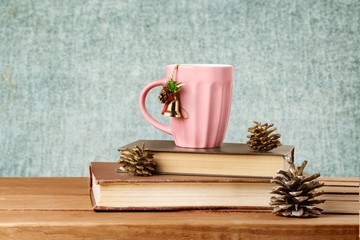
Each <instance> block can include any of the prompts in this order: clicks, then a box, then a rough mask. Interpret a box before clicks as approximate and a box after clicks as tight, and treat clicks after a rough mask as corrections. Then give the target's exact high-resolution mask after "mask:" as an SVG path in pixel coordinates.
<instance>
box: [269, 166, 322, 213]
mask: <svg viewBox="0 0 360 240" xmlns="http://www.w3.org/2000/svg"><path fill="white" fill-rule="evenodd" d="M288 162H289V164H290V168H289V170H288V171H284V170H279V171H278V172H277V173H278V175H277V176H276V177H274V178H273V179H272V180H271V182H273V183H275V184H277V185H278V186H275V187H274V188H273V191H272V192H271V193H273V194H276V195H275V196H272V197H271V199H270V201H271V202H270V205H271V206H273V207H274V208H273V213H274V214H276V215H280V216H286V217H315V216H318V215H320V214H321V212H322V209H321V208H319V207H317V204H320V203H323V202H325V199H317V197H318V196H320V195H322V194H323V193H324V191H317V189H318V188H320V187H322V186H323V185H324V183H320V182H319V181H318V180H316V179H317V178H318V177H319V176H320V173H315V174H313V175H310V176H306V175H304V173H303V172H304V168H305V166H306V164H307V161H306V160H305V161H304V162H303V163H302V165H301V167H297V166H296V165H295V164H294V163H293V162H292V161H290V160H289V161H288Z"/></svg>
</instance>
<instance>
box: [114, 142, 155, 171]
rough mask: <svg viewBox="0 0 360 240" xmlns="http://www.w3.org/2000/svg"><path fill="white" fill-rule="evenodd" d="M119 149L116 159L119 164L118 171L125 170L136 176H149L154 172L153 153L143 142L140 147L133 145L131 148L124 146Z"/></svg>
mask: <svg viewBox="0 0 360 240" xmlns="http://www.w3.org/2000/svg"><path fill="white" fill-rule="evenodd" d="M119 151H121V155H120V159H119V160H118V161H117V162H118V163H119V164H120V167H119V169H118V171H124V170H125V171H126V172H128V173H130V174H132V175H136V176H151V175H152V174H153V173H154V172H155V165H156V164H155V162H154V160H153V159H154V154H153V153H151V151H150V150H149V149H148V148H145V144H143V145H142V148H140V147H138V146H135V147H134V148H133V149H130V148H124V149H119Z"/></svg>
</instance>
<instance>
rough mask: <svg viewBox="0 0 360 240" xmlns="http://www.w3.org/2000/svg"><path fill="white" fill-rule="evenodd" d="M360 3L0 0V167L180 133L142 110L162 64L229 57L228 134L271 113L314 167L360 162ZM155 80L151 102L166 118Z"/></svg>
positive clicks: (111, 150)
mask: <svg viewBox="0 0 360 240" xmlns="http://www.w3.org/2000/svg"><path fill="white" fill-rule="evenodd" d="M359 12H360V2H359V1H358V0H326V1H325V0H305V1H303V0H295V1H293V0H279V1H273V0H270V1H262V0H255V1H254V0H248V1H238V0H234V1H220V0H199V1H191V0H177V1H167V0H166V1H165V0H156V1H141V0H127V1H126V0H121V1H117V0H113V1H111V0H93V1H84V0H77V1H70V0H64V1H55V0H37V1H17V0H0V175H1V176H87V175H88V163H89V162H90V161H116V160H117V158H118V151H117V149H118V147H119V146H122V145H125V144H128V143H130V142H132V141H135V140H137V139H141V138H146V139H154V138H156V139H171V137H170V136H169V135H167V134H165V133H161V132H159V131H158V130H156V129H155V128H153V127H152V126H151V125H150V124H148V123H147V122H146V121H145V120H144V119H143V117H142V115H141V113H140V111H139V106H138V97H139V93H140V91H141V89H142V88H143V87H144V86H145V85H146V84H147V83H148V82H150V81H151V80H153V79H157V78H160V77H163V75H164V74H165V65H166V64H172V63H180V64H181V63H223V64H232V65H233V66H234V89H233V104H232V109H231V116H230V122H229V127H228V131H227V135H226V139H225V140H226V141H227V142H245V141H246V135H247V128H248V127H249V126H250V125H252V122H253V121H260V122H270V123H274V124H275V125H276V126H277V127H278V132H279V133H281V134H282V142H283V143H284V144H293V145H295V147H296V150H295V158H296V161H297V162H301V161H302V160H304V159H307V160H308V161H309V165H308V171H309V172H310V171H311V172H315V171H319V172H321V173H322V175H324V176H359V174H360V173H359V172H360V161H359V159H360V147H359V142H360V140H359V135H360V106H359V101H360V99H359V98H360V73H359V56H360V51H359V46H360V37H359V36H360V34H359V29H360V26H359V23H360V19H359ZM157 93H158V92H156V91H152V92H151V95H150V96H149V97H150V99H149V101H148V102H149V103H148V106H149V108H151V113H152V114H153V115H155V116H158V119H160V120H161V121H163V122H166V121H167V119H166V118H165V117H162V116H161V115H160V113H159V112H160V111H161V108H162V105H161V104H159V103H158V101H157V99H156V97H157ZM151 96H153V99H152V97H151ZM219 161H220V160H219Z"/></svg>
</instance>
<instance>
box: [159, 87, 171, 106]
mask: <svg viewBox="0 0 360 240" xmlns="http://www.w3.org/2000/svg"><path fill="white" fill-rule="evenodd" d="M170 95H171V93H170V91H169V90H167V89H166V88H163V89H161V91H160V93H159V96H158V99H159V100H160V102H161V103H166V102H168V101H169V98H170Z"/></svg>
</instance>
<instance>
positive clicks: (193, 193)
mask: <svg viewBox="0 0 360 240" xmlns="http://www.w3.org/2000/svg"><path fill="white" fill-rule="evenodd" d="M118 167H119V165H118V164H117V163H113V162H92V163H90V182H91V198H92V204H93V208H94V210H95V211H115V210H117V211H121V210H181V209H224V208H225V209H246V208H252V209H270V206H269V199H270V191H271V188H272V186H273V185H272V184H270V180H269V179H264V178H237V177H209V176H182V175H165V174H161V175H153V176H150V177H140V176H132V175H130V174H128V173H118V172H117V168H118Z"/></svg>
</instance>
